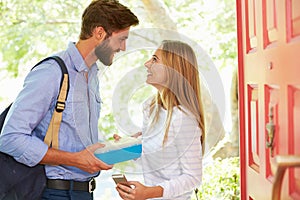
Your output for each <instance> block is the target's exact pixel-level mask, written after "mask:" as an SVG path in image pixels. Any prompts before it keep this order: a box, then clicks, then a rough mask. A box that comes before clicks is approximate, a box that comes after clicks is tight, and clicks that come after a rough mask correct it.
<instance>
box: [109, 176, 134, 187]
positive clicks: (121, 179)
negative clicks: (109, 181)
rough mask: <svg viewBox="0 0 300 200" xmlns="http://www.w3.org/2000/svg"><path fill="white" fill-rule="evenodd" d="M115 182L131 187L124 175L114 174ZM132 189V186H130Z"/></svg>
mask: <svg viewBox="0 0 300 200" xmlns="http://www.w3.org/2000/svg"><path fill="white" fill-rule="evenodd" d="M112 178H113V180H114V181H115V183H116V184H118V183H121V184H123V185H126V186H129V184H128V182H127V179H126V177H125V175H124V174H113V175H112ZM129 187H130V186H129Z"/></svg>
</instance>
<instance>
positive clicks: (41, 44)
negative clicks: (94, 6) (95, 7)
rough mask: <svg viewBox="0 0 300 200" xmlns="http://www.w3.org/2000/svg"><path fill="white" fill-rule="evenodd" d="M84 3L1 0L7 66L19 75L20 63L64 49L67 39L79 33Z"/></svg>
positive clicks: (1, 35)
mask: <svg viewBox="0 0 300 200" xmlns="http://www.w3.org/2000/svg"><path fill="white" fill-rule="evenodd" d="M84 4H85V1H82V0H52V1H43V0H37V1H31V0H22V1H18V0H2V1H1V4H0V16H1V19H2V20H1V21H0V26H1V27H2V28H1V33H0V39H1V41H2V42H1V43H0V49H1V53H2V61H3V62H4V63H5V68H4V69H5V70H7V71H8V72H9V74H11V75H13V76H14V77H16V76H18V73H19V70H18V69H19V67H20V66H22V65H24V64H25V65H26V64H27V63H28V62H30V65H32V64H33V63H35V62H37V60H39V59H41V58H42V57H44V56H46V55H49V54H52V53H53V52H56V51H58V50H61V49H65V47H66V43H65V41H69V40H70V38H74V37H76V38H77V37H78V34H79V30H78V29H79V27H80V19H81V12H82V8H83V6H85V5H84ZM74 33H76V34H77V35H74Z"/></svg>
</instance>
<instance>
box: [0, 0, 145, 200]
mask: <svg viewBox="0 0 300 200" xmlns="http://www.w3.org/2000/svg"><path fill="white" fill-rule="evenodd" d="M138 23H139V21H138V19H137V17H136V16H135V15H134V14H133V13H132V12H131V11H130V10H129V9H128V8H127V7H125V6H124V5H122V4H120V3H119V2H118V1H115V0H109V1H108V0H95V1H93V2H92V3H91V4H90V5H89V6H88V7H87V8H86V9H85V11H84V13H83V15H82V26H81V33H80V39H79V41H78V42H77V43H72V42H71V43H69V46H68V48H67V49H66V50H65V51H63V52H60V53H58V54H56V55H58V56H59V57H61V58H62V59H63V60H64V62H65V64H66V66H67V69H68V73H69V79H70V84H69V85H70V89H69V93H68V97H67V101H66V106H65V110H64V111H63V118H62V121H61V125H60V131H59V146H58V149H54V148H49V147H48V146H47V145H46V144H45V143H44V142H43V140H44V137H45V134H46V131H47V129H48V125H49V123H50V120H51V117H52V113H53V111H54V108H55V104H56V101H57V100H56V98H57V96H58V93H59V89H60V79H61V76H62V75H61V70H60V67H59V66H58V64H57V63H56V62H55V61H53V60H49V61H46V62H43V63H42V64H40V65H39V66H37V67H35V68H34V69H33V70H32V71H31V72H30V73H29V74H28V76H27V77H26V79H25V81H24V88H23V89H22V91H21V92H20V93H19V95H18V97H17V98H16V100H15V101H14V103H13V105H12V107H11V109H10V111H9V113H8V115H7V118H6V122H5V124H4V127H3V130H2V135H1V138H0V151H2V152H5V153H7V154H9V155H11V156H13V157H14V158H15V159H16V160H17V161H18V162H21V163H24V164H25V165H28V166H35V165H37V164H39V163H40V164H45V170H46V175H47V186H46V189H45V190H44V192H43V199H51V200H53V199H80V200H84V199H93V194H92V193H90V191H88V189H85V188H89V187H85V186H86V185H89V184H90V181H91V180H93V178H94V177H95V176H97V175H98V174H99V171H100V170H108V169H111V168H112V166H111V165H107V164H106V163H104V162H102V161H101V160H99V159H97V158H96V157H95V156H94V154H93V153H94V151H95V150H96V149H97V148H101V147H103V145H102V144H100V143H98V119H99V114H100V106H101V105H100V103H101V99H100V95H99V81H98V77H97V71H98V68H97V65H96V61H97V60H98V59H99V60H100V61H101V62H102V63H103V64H104V65H111V64H112V60H113V57H114V54H115V53H117V52H119V51H121V50H122V51H125V49H126V43H125V42H126V39H127V38H128V34H129V29H130V27H131V26H135V25H137V24H138Z"/></svg>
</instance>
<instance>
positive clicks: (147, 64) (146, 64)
mask: <svg viewBox="0 0 300 200" xmlns="http://www.w3.org/2000/svg"><path fill="white" fill-rule="evenodd" d="M144 65H145V67H147V68H149V67H150V60H148V61H146V62H145V64H144Z"/></svg>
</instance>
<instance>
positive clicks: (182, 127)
mask: <svg viewBox="0 0 300 200" xmlns="http://www.w3.org/2000/svg"><path fill="white" fill-rule="evenodd" d="M144 108H146V109H144V122H143V134H142V138H143V139H142V140H143V152H142V157H141V161H142V167H143V175H144V181H145V185H147V186H158V185H159V186H161V187H163V189H164V190H163V198H162V199H180V200H185V199H186V200H190V199H191V194H192V191H193V190H194V189H195V188H196V187H199V185H200V184H201V180H202V151H201V142H200V137H201V130H200V128H199V127H198V123H197V121H196V119H195V117H194V116H193V115H192V114H190V113H189V112H188V111H187V110H186V109H184V108H182V107H181V109H182V110H179V109H178V108H174V109H173V114H172V119H171V124H170V128H169V133H168V139H167V142H166V143H165V144H164V145H163V138H164V130H165V126H164V124H165V121H166V117H167V111H166V110H164V109H161V110H160V113H159V119H158V122H157V123H156V124H155V125H154V126H152V127H151V126H150V123H151V120H150V119H151V116H149V107H147V106H146V107H145V105H144Z"/></svg>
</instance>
